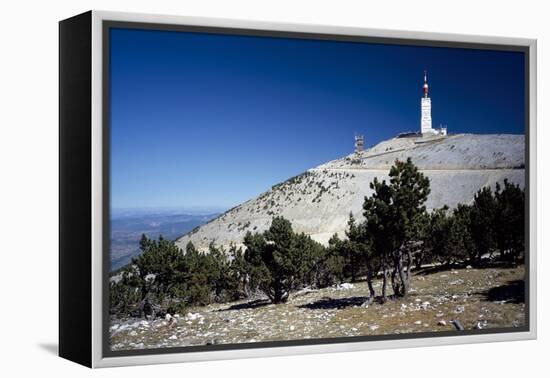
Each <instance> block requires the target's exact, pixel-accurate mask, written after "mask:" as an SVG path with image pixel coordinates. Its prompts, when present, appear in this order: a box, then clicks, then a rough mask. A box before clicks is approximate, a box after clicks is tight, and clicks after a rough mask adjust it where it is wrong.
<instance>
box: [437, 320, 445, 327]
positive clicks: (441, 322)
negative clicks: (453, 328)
mask: <svg viewBox="0 0 550 378" xmlns="http://www.w3.org/2000/svg"><path fill="white" fill-rule="evenodd" d="M437 325H439V326H446V325H447V322H446V321H445V320H440V321H438V322H437Z"/></svg>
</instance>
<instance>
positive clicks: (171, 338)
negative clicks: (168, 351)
mask: <svg viewBox="0 0 550 378" xmlns="http://www.w3.org/2000/svg"><path fill="white" fill-rule="evenodd" d="M168 339H169V340H177V339H178V337H177V336H176V335H172V336H170V337H169V338H168Z"/></svg>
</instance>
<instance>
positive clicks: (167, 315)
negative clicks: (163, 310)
mask: <svg viewBox="0 0 550 378" xmlns="http://www.w3.org/2000/svg"><path fill="white" fill-rule="evenodd" d="M164 319H166V320H167V321H170V319H172V315H170V314H166V316H165V317H164Z"/></svg>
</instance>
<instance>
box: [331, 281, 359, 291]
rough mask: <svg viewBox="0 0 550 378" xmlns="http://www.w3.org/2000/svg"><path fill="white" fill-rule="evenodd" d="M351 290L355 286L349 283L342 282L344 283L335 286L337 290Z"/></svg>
mask: <svg viewBox="0 0 550 378" xmlns="http://www.w3.org/2000/svg"><path fill="white" fill-rule="evenodd" d="M353 288H355V285H354V284H351V283H348V282H344V283H342V284H340V285H338V286H336V289H337V290H349V289H353Z"/></svg>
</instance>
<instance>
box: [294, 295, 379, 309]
mask: <svg viewBox="0 0 550 378" xmlns="http://www.w3.org/2000/svg"><path fill="white" fill-rule="evenodd" d="M367 299H368V297H349V298H328V297H325V298H323V299H320V300H318V301H315V302H312V303H306V304H303V305H301V306H298V307H300V308H307V309H310V310H329V309H342V308H346V307H353V306H361V305H362V304H363V303H365V302H366V301H367Z"/></svg>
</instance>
